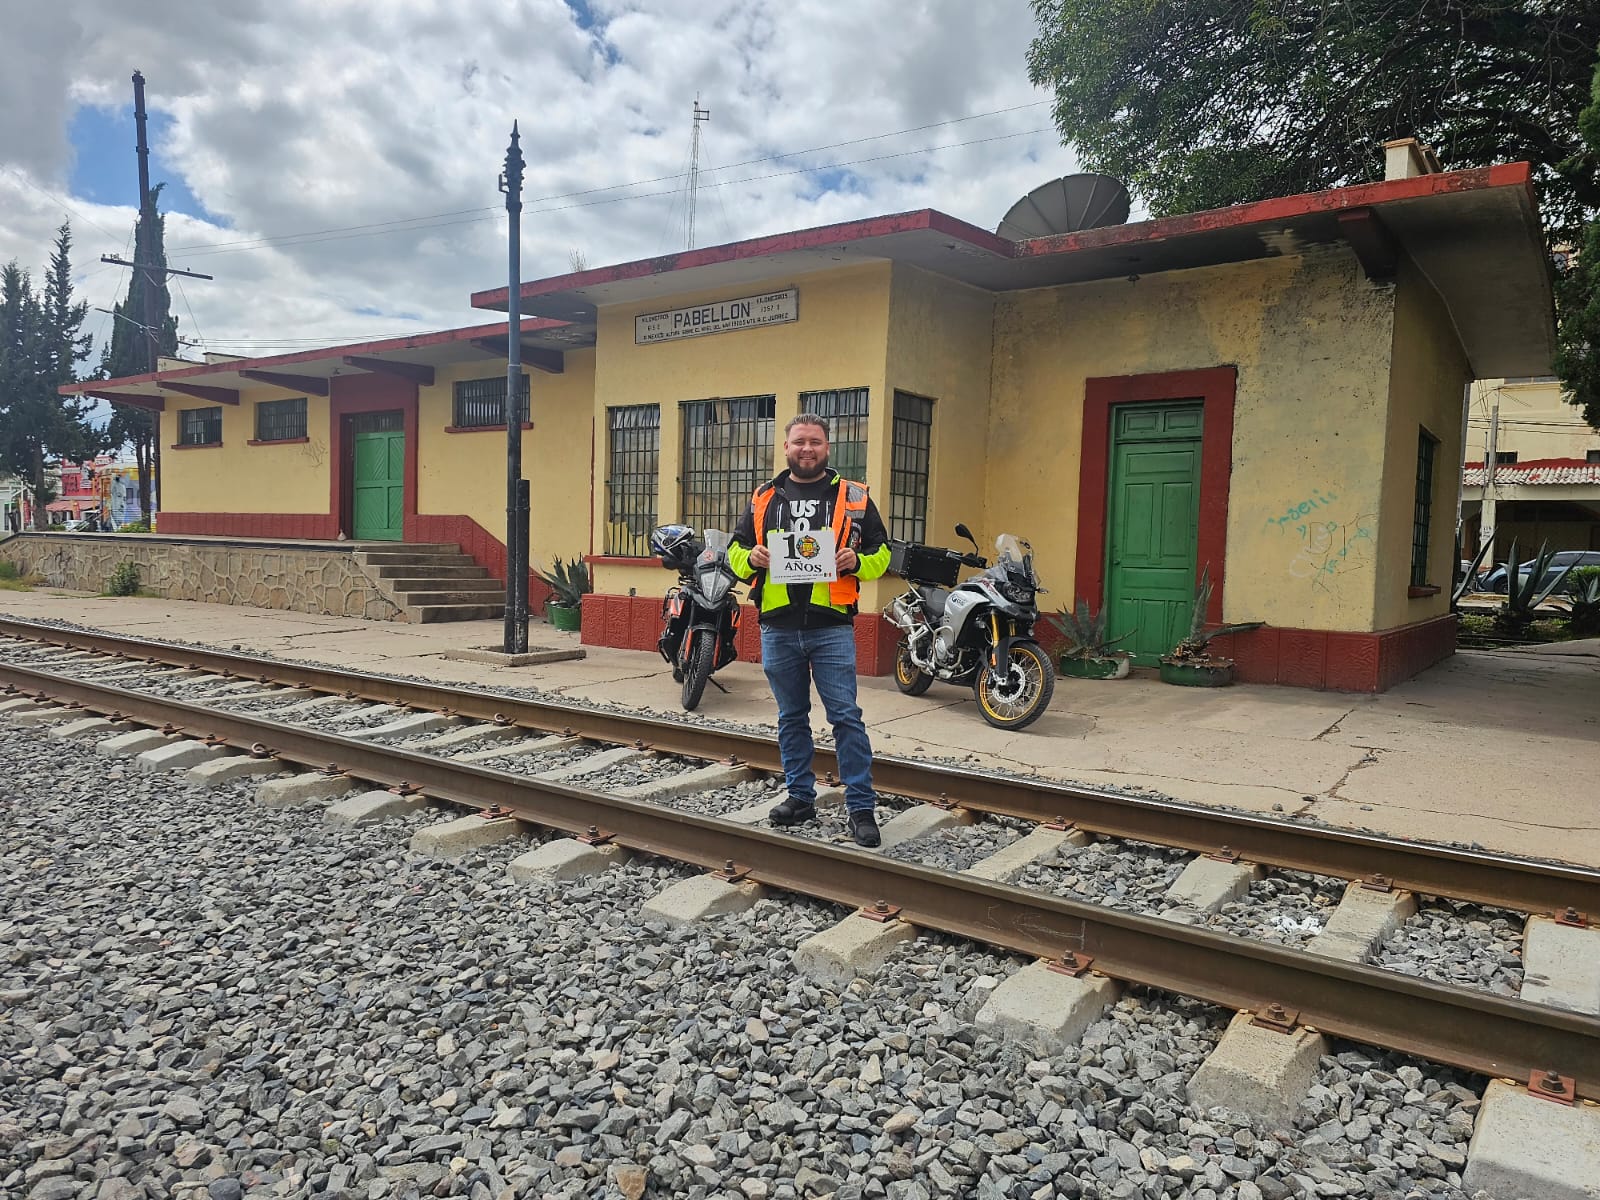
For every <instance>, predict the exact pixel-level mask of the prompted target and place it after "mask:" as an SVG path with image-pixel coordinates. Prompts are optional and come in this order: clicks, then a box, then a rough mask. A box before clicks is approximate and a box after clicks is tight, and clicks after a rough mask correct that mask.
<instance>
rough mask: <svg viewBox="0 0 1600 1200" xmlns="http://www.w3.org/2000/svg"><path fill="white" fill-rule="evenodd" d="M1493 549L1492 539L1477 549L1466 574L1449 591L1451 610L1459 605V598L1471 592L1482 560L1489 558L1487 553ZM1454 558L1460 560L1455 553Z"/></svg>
mask: <svg viewBox="0 0 1600 1200" xmlns="http://www.w3.org/2000/svg"><path fill="white" fill-rule="evenodd" d="M1493 549H1494V539H1493V538H1490V539H1489V540H1488V541H1487V542H1485V543H1484V544H1483V545H1481V546H1479V547H1478V553H1477V554H1475V555H1474V556H1473V558H1472V562H1471V563H1470V564H1469V565H1468V566H1467V573H1466V574H1465V575H1463V576H1462V577H1461V578H1460V579H1458V580H1456V586H1455V587H1454V588H1453V589H1451V592H1450V607H1451V609H1452V610H1454V608H1455V607H1456V605H1458V604H1460V603H1461V597H1463V596H1465V595H1466V594H1467V593H1468V592H1470V591H1472V590H1473V587H1472V585H1473V582H1474V581H1475V580H1476V579H1477V578H1478V571H1479V570H1480V569H1481V568H1482V567H1483V561H1484V559H1486V558H1488V557H1489V551H1491V550H1493ZM1456 557H1457V558H1460V557H1461V555H1460V554H1459V553H1457V555H1456Z"/></svg>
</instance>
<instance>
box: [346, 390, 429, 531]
mask: <svg viewBox="0 0 1600 1200" xmlns="http://www.w3.org/2000/svg"><path fill="white" fill-rule="evenodd" d="M330 382H331V383H332V384H333V387H332V388H331V391H332V393H333V394H332V396H331V397H330V398H329V401H328V445H329V446H331V447H332V449H333V469H332V470H330V471H329V472H328V511H329V512H330V513H333V514H334V516H335V517H336V518H337V521H338V526H339V528H341V529H343V530H344V532H345V534H346V535H347V536H350V537H354V536H355V531H354V528H353V526H352V519H351V515H350V512H349V497H350V489H351V479H350V472H351V468H352V466H353V463H354V456H355V443H354V442H353V441H352V440H350V439H349V438H348V437H347V436H346V428H347V426H348V424H349V422H347V421H346V420H345V418H346V417H349V416H352V415H354V414H356V413H371V412H392V411H395V410H399V412H400V414H401V428H402V429H403V430H404V432H405V438H406V458H405V501H404V504H403V506H402V508H401V514H402V521H403V522H409V521H410V520H411V518H413V517H415V516H416V515H417V385H416V384H415V383H412V382H410V381H409V380H405V379H400V378H399V377H397V376H394V375H338V376H335V377H334V378H333V379H332V380H330ZM402 536H407V535H405V534H404V533H402Z"/></svg>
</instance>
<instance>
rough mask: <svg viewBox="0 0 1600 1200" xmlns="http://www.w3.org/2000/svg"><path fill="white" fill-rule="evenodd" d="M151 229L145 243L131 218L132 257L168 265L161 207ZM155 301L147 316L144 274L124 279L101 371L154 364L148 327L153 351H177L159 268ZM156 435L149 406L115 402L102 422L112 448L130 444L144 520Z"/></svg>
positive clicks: (156, 193) (111, 375) (153, 197)
mask: <svg viewBox="0 0 1600 1200" xmlns="http://www.w3.org/2000/svg"><path fill="white" fill-rule="evenodd" d="M164 186H165V185H164V184H159V183H158V184H156V186H155V187H153V188H151V189H150V204H151V206H152V207H154V206H155V205H156V203H157V201H159V199H160V197H161V189H162V187H164ZM153 224H154V227H155V228H154V231H153V235H152V236H151V238H150V239H149V241H150V243H151V244H150V245H149V246H147V245H146V244H145V243H146V238H145V230H144V223H143V222H142V221H138V222H135V224H134V235H133V243H134V253H133V261H134V262H139V263H154V264H155V265H156V266H157V267H165V266H166V265H167V251H166V232H167V219H166V216H165V215H164V214H163V213H161V212H160V211H159V210H158V211H157V213H156V218H155V221H154V222H153ZM150 294H151V296H152V297H153V301H152V303H151V305H150V309H149V315H148V317H147V314H146V307H145V288H144V280H143V279H142V278H141V276H140V274H139V273H138V272H135V273H134V275H133V277H132V278H131V279H130V280H129V281H128V294H127V296H125V297H124V298H123V300H122V303H120V304H118V305H117V307H116V316H115V317H114V318H113V319H112V323H111V344H110V345H109V346H107V347H106V349H105V352H104V353H103V354H102V356H101V359H100V373H101V374H102V375H103V376H105V377H106V378H108V379H121V378H123V377H124V376H128V375H143V374H145V373H146V372H147V371H151V370H153V369H154V365H155V364H154V362H153V361H152V355H151V353H150V350H151V347H150V337H149V333H148V331H149V330H150V329H154V330H156V346H155V350H156V355H157V356H160V355H175V354H177V352H178V319H177V318H176V317H174V316H173V315H172V293H171V290H170V289H169V288H168V287H167V277H166V274H165V273H164V272H162V271H159V270H158V271H156V272H154V278H153V282H152V284H151V287H150ZM158 436H160V419H159V414H157V413H153V412H150V411H149V410H148V409H143V408H133V407H131V406H129V405H123V404H118V405H113V406H112V411H111V421H110V424H109V425H108V426H107V427H106V438H107V440H108V441H109V442H110V444H111V447H112V449H115V450H120V449H122V448H123V447H124V446H131V447H132V448H133V460H134V463H135V464H136V465H137V467H138V471H139V511H140V515H141V516H143V517H144V519H145V520H146V521H148V520H149V519H150V512H151V503H150V475H151V469H152V467H153V465H154V461H155V445H156V438H157V437H158Z"/></svg>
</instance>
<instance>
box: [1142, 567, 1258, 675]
mask: <svg viewBox="0 0 1600 1200" xmlns="http://www.w3.org/2000/svg"><path fill="white" fill-rule="evenodd" d="M1210 604H1211V566H1210V564H1209V563H1208V564H1207V565H1206V566H1205V567H1204V568H1203V569H1202V570H1201V572H1200V584H1199V586H1198V587H1196V588H1195V590H1194V608H1193V610H1192V611H1191V614H1190V617H1189V635H1188V636H1187V637H1186V638H1184V639H1183V640H1182V641H1181V642H1179V643H1178V644H1177V646H1176V647H1174V648H1173V651H1172V653H1171V654H1169V655H1167V656H1166V659H1167V660H1169V661H1173V662H1196V661H1205V660H1207V659H1209V658H1210V657H1211V655H1210V654H1208V653H1207V652H1206V647H1207V646H1208V645H1210V644H1211V639H1212V638H1217V637H1221V636H1222V635H1223V634H1227V633H1247V632H1249V631H1250V630H1252V629H1260V628H1261V627H1262V626H1263V625H1265V624H1266V622H1265V621H1240V622H1237V623H1235V624H1233V625H1218V626H1217V627H1216V628H1215V629H1210V630H1208V629H1207V628H1206V609H1207V608H1208V607H1209V606H1210Z"/></svg>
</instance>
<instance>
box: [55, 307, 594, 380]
mask: <svg viewBox="0 0 1600 1200" xmlns="http://www.w3.org/2000/svg"><path fill="white" fill-rule="evenodd" d="M568 323H569V322H566V321H552V320H549V319H547V318H544V317H529V318H528V319H526V320H524V321H523V322H522V332H524V333H538V332H539V331H540V330H542V329H555V328H559V327H560V326H563V325H566V324H568ZM505 328H506V324H505V322H504V321H496V322H493V323H492V324H489V325H470V326H466V327H464V328H461V329H441V330H438V331H437V332H434V333H415V334H409V335H407V336H405V337H397V338H385V339H384V340H382V341H378V342H352V343H351V344H350V345H347V346H319V347H317V348H316V349H315V350H296V351H294V352H292V353H290V354H273V355H269V356H268V357H266V358H235V359H229V360H228V361H227V362H218V363H196V364H195V365H194V366H192V367H179V368H175V369H173V370H170V371H154V372H151V373H149V374H145V375H124V376H122V377H121V378H119V379H83V380H79V381H78V382H77V383H67V384H63V385H62V386H61V387H59V388H57V389H56V391H57V392H58V393H59V394H60V395H63V396H71V395H76V394H78V393H81V392H100V391H105V390H106V389H108V388H113V387H117V386H122V385H127V384H130V383H154V382H157V381H161V382H166V381H169V380H174V379H187V378H189V377H190V376H194V375H208V374H211V373H213V372H216V371H241V370H248V371H253V370H257V369H259V368H263V367H284V366H290V365H292V364H294V363H303V362H315V361H316V360H317V359H319V358H332V357H335V356H341V355H345V354H350V355H373V354H381V353H383V352H384V351H385V350H421V349H424V348H425V347H428V346H443V345H448V344H450V343H452V342H470V341H471V340H472V339H473V338H480V337H493V336H494V335H495V334H499V333H504V332H505Z"/></svg>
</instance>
